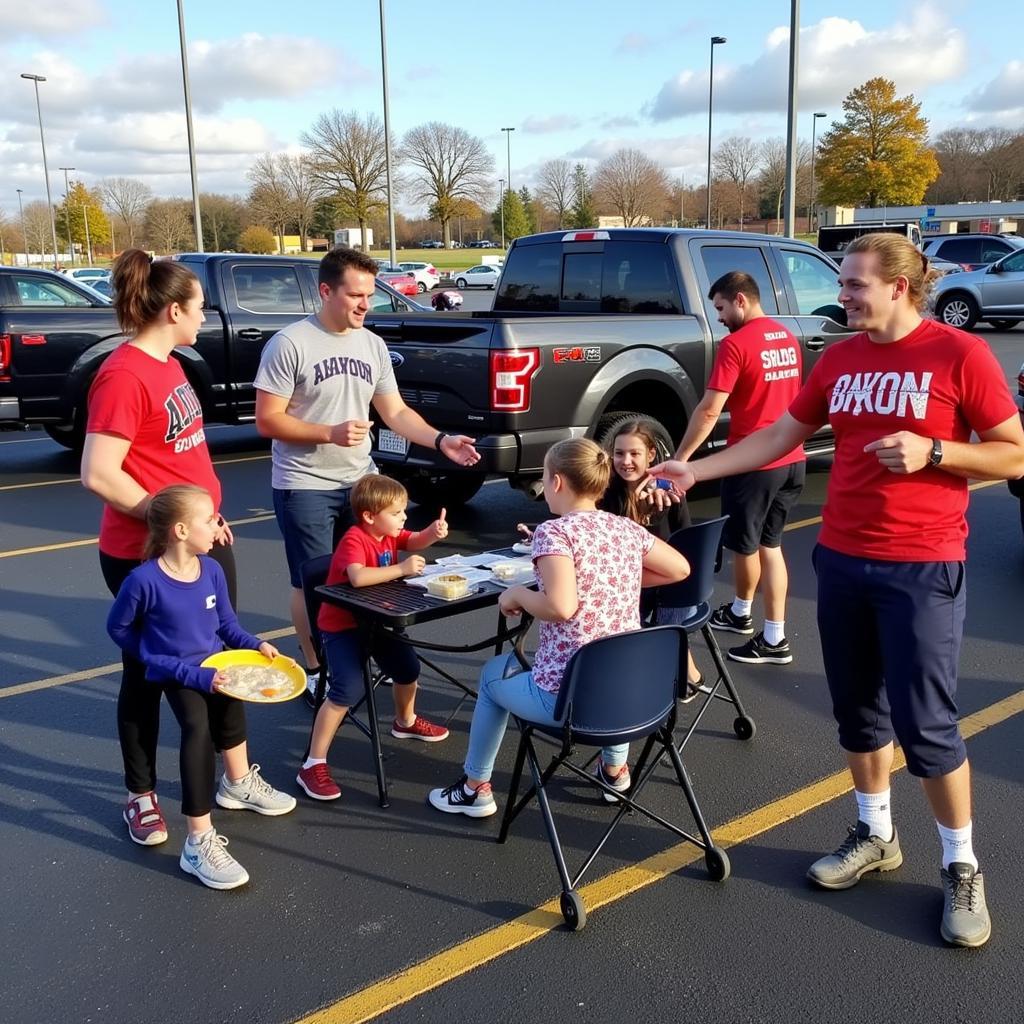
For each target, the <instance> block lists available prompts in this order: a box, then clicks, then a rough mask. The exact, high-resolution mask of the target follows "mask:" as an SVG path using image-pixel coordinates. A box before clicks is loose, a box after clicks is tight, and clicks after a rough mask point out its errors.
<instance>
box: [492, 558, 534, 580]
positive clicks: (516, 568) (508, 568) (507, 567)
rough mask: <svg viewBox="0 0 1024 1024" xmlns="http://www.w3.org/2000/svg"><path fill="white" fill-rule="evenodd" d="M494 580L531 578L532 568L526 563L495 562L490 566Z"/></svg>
mask: <svg viewBox="0 0 1024 1024" xmlns="http://www.w3.org/2000/svg"><path fill="white" fill-rule="evenodd" d="M491 572H492V573H493V574H494V578H495V579H498V580H502V581H503V582H507V581H508V580H518V579H528V578H531V577H532V576H533V566H532V565H531V564H529V563H526V562H496V563H495V564H494V565H492V566H491Z"/></svg>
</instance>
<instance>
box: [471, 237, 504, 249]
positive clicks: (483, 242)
mask: <svg viewBox="0 0 1024 1024" xmlns="http://www.w3.org/2000/svg"><path fill="white" fill-rule="evenodd" d="M466 248H467V249H497V248H498V246H497V245H495V244H494V242H492V241H491V240H490V239H489V238H481V239H480V241H479V242H470V243H469V245H467V246H466Z"/></svg>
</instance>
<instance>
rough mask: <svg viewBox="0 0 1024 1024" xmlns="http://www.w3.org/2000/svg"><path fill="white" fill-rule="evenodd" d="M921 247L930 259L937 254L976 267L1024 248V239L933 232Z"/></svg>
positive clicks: (985, 265)
mask: <svg viewBox="0 0 1024 1024" xmlns="http://www.w3.org/2000/svg"><path fill="white" fill-rule="evenodd" d="M922 248H923V251H924V254H925V256H927V257H928V258H929V259H931V258H932V257H933V256H937V257H939V258H940V259H944V260H949V261H950V262H951V263H959V264H960V266H961V267H963V268H964V270H977V269H979V268H980V267H987V266H988V265H989V264H991V263H995V261H996V260H998V259H1001V258H1002V257H1003V256H1006V255H1008V254H1009V253H1011V252H1013V251H1014V250H1015V249H1022V248H1024V239H1022V238H1018V237H1017V236H1016V235H988V234H962V235H932V236H930V237H928V238H925V240H924V244H923V246H922Z"/></svg>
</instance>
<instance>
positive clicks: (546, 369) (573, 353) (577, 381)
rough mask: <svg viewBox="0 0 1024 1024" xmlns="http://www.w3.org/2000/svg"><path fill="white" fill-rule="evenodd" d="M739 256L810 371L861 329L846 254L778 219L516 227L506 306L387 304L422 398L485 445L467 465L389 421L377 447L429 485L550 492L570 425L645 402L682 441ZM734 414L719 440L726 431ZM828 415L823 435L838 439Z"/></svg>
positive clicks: (611, 418)
mask: <svg viewBox="0 0 1024 1024" xmlns="http://www.w3.org/2000/svg"><path fill="white" fill-rule="evenodd" d="M730 270H743V271H746V272H747V273H749V274H751V275H752V276H753V277H754V279H755V280H756V281H757V282H758V284H759V286H760V290H761V302H762V305H763V307H764V310H765V312H766V313H767V314H768V315H769V316H771V317H773V318H775V319H776V320H778V321H779V322H780V323H782V324H784V325H785V326H786V327H787V328H789V330H790V331H792V332H793V334H794V335H795V336H796V337H797V338H798V339H799V340H800V342H801V345H802V347H803V363H804V372H805V374H806V373H807V372H808V371H809V370H810V368H811V366H812V365H813V364H814V362H815V360H816V359H817V358H818V356H819V355H820V353H821V351H822V350H823V349H824V348H825V346H826V345H828V344H830V343H831V342H832V341H834V340H836V339H840V338H843V337H846V336H847V335H848V334H849V333H850V332H849V330H848V328H847V327H846V325H845V319H846V318H845V313H844V311H843V310H842V308H841V307H839V306H838V305H837V294H838V290H839V288H838V284H837V279H838V270H837V268H836V265H835V264H834V263H833V262H832V261H831V260H829V259H828V258H827V257H825V256H824V255H822V253H821V252H819V251H818V250H817V249H816V248H814V247H813V246H811V245H808V244H806V243H803V242H798V241H794V240H792V239H789V238H782V237H777V236H769V235H757V234H747V233H744V232H729V231H692V230H676V229H668V228H624V229H609V230H596V231H568V232H564V231H558V232H548V233H545V234H539V235H531V236H527V237H525V238H519V239H516V241H515V242H514V243H513V245H512V247H511V249H510V250H509V253H508V257H507V259H506V261H505V266H504V269H503V271H502V275H501V280H500V282H499V284H498V288H497V291H496V294H495V300H494V306H493V309H492V310H491V311H489V312H483V313H436V314H434V315H432V316H429V317H428V316H422V315H419V314H411V315H409V314H406V315H402V316H387V315H377V316H375V317H372V318H371V319H372V321H373V322H372V323H371V324H370V326H371V327H372V329H373V330H374V331H376V332H377V333H378V334H380V335H381V336H382V337H383V338H384V340H385V341H386V342H387V344H388V346H389V348H390V350H391V358H392V362H393V363H394V364H395V368H396V374H397V377H398V383H399V387H400V389H401V392H402V395H403V397H404V398H405V400H406V402H407V403H408V404H409V405H411V406H413V407H414V408H416V409H418V410H419V411H420V412H421V413H422V414H423V415H424V416H425V417H426V418H427V420H428V421H429V422H430V423H431V424H433V425H436V426H437V427H438V428H439V429H445V430H448V431H451V432H459V433H467V434H471V435H472V436H474V437H475V438H477V442H476V443H477V448H478V450H479V451H480V453H481V455H482V460H481V462H480V463H479V464H478V466H477V467H474V470H472V471H469V470H463V471H457V470H452V469H451V467H450V464H445V460H444V459H443V458H440V457H438V456H437V455H435V454H434V453H433V452H429V451H425V450H424V449H421V448H416V447H414V448H412V449H411V450H410V448H409V446H408V445H407V444H406V442H405V441H404V440H403V439H402V438H401V437H398V436H396V435H394V434H392V433H391V432H390V431H387V430H383V429H382V430H379V431H378V432H377V440H376V445H375V449H374V453H373V454H374V458H375V460H376V461H377V462H378V463H379V464H380V465H381V467H382V468H383V469H384V471H385V472H387V473H389V474H392V475H395V476H399V477H401V478H402V479H404V480H405V482H406V485H407V486H408V488H409V491H410V495H411V496H412V497H413V499H414V500H418V501H428V502H431V503H435V504H439V505H446V506H451V505H456V504H459V503H460V502H464V501H468V500H469V499H470V498H471V497H472V496H473V495H474V494H475V493H476V491H477V489H478V488H479V487H480V485H481V484H482V483H483V481H484V479H485V477H486V476H487V475H488V474H498V475H500V476H504V477H506V478H507V479H508V480H509V482H510V483H512V484H513V485H515V486H519V487H521V488H523V489H524V490H526V491H527V492H528V493H532V494H534V495H536V494H537V493H539V492H538V480H539V477H540V474H541V470H542V468H543V458H544V453H545V451H547V449H548V447H549V446H550V445H551V444H553V443H554V442H555V441H558V440H560V439H562V438H566V437H579V436H586V437H592V438H595V439H596V440H597V441H598V442H599V443H603V442H605V441H606V440H607V439H608V438H609V437H611V436H614V432H615V430H616V426H617V424H619V423H621V422H622V421H623V420H624V419H626V418H629V417H633V416H636V415H638V414H640V415H643V416H646V417H648V418H650V419H652V420H654V421H655V423H656V424H657V426H658V435H659V447H660V448H661V449H662V454H663V455H666V454H668V453H669V452H670V451H671V450H673V448H674V446H675V444H676V443H678V441H679V439H680V438H681V437H682V434H683V431H684V430H685V428H686V424H687V422H688V420H689V417H690V416H691V415H692V413H693V409H694V407H695V406H696V404H697V402H698V401H699V400H700V398H701V395H702V394H703V392H704V388H705V385H706V383H707V380H708V376H709V374H710V371H711V366H712V363H713V360H714V355H715V350H716V347H717V345H718V344H719V342H720V341H721V339H722V338H723V337H724V336H725V334H726V330H725V328H724V327H722V325H721V324H719V323H718V319H717V314H716V313H715V310H714V307H713V306H712V305H711V302H710V301H709V300H708V299H707V292H708V289H709V288H710V286H711V284H712V282H713V281H715V280H716V279H717V278H718V277H720V276H721V275H722V274H724V273H726V272H727V271H730ZM727 433H728V418H727V416H723V417H722V419H721V421H720V423H719V425H718V428H717V429H716V430H715V432H714V433H713V435H712V436H711V438H709V441H708V447H709V449H711V448H714V447H717V446H719V445H722V444H724V443H725V437H726V435H727ZM831 448H832V436H831V433H829V432H828V431H827V430H823V431H821V432H819V433H818V434H816V435H814V436H813V437H812V438H811V439H810V440H809V441H808V443H807V449H808V451H809V452H827V451H830V450H831Z"/></svg>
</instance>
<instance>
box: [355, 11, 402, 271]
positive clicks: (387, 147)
mask: <svg viewBox="0 0 1024 1024" xmlns="http://www.w3.org/2000/svg"><path fill="white" fill-rule="evenodd" d="M387 39H388V33H387V28H386V25H385V21H384V0H380V66H381V82H382V85H383V90H384V173H385V175H386V179H387V186H388V252H389V256H388V259H389V260H390V261H391V266H394V265H395V206H394V202H393V196H392V192H391V128H390V118H391V112H390V108H389V106H388V43H387ZM362 242H363V248H364V249H366V248H368V246H367V245H366V239H365V238H363V239H362Z"/></svg>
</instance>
